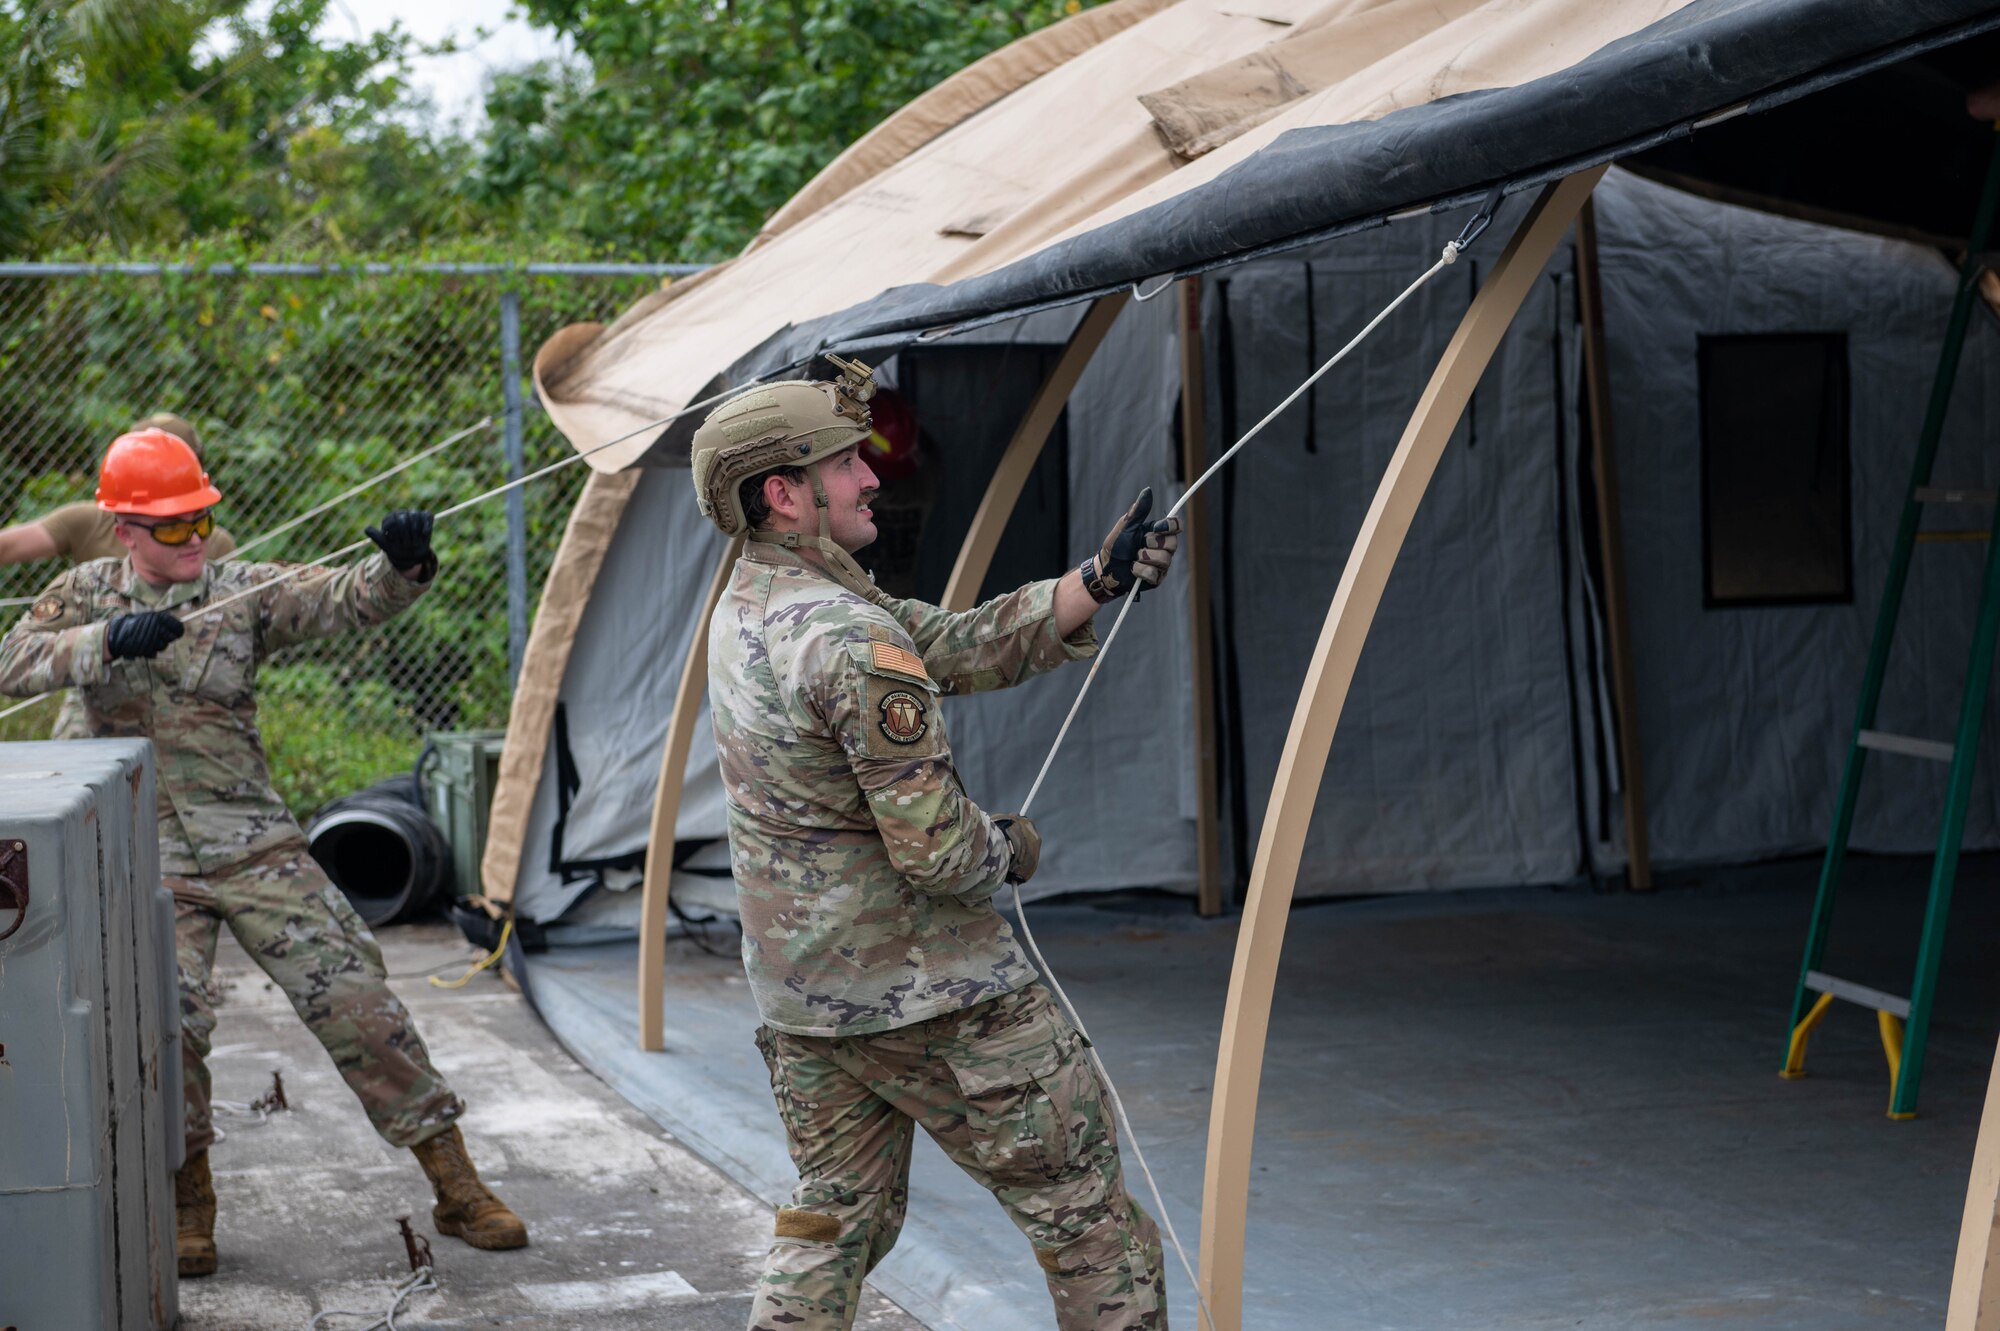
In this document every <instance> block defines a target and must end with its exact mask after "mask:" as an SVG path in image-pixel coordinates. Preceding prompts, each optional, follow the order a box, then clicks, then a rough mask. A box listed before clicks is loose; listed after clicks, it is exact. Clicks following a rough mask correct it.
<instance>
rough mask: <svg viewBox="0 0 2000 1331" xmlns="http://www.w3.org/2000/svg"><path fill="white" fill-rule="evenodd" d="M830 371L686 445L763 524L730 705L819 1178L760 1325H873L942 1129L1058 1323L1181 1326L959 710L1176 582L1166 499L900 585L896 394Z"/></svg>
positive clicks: (734, 855)
mask: <svg viewBox="0 0 2000 1331" xmlns="http://www.w3.org/2000/svg"><path fill="white" fill-rule="evenodd" d="M829 359H833V358H831V357H830V358H829ZM836 364H838V365H839V366H840V367H841V369H842V371H843V372H842V374H841V375H840V376H839V377H838V378H837V379H835V380H832V381H830V382H808V381H792V382H786V383H773V384H765V385H762V386H760V387H756V388H751V389H748V390H746V391H744V392H742V393H739V394H737V395H736V396H735V397H733V398H731V399H730V400H729V401H728V402H725V403H724V404H723V405H722V406H721V407H719V408H717V409H716V410H715V411H714V412H713V413H712V414H711V415H710V416H709V417H708V419H707V420H706V421H705V422H703V424H702V426H701V427H700V429H699V430H698V431H697V432H696V434H695V438H694V444H693V455H692V459H691V461H692V463H693V470H694V485H695V492H696V495H697V497H698V500H699V502H700V505H701V510H702V512H703V513H704V514H706V515H707V516H708V517H709V518H710V519H712V520H713V521H714V522H715V524H716V526H718V527H720V528H721V529H722V530H723V532H724V533H725V534H728V535H731V536H735V535H743V536H745V537H746V538H747V545H746V548H745V549H744V552H743V555H742V557H741V558H740V559H739V560H738V561H737V563H736V567H735V569H734V571H733V573H732V574H731V576H730V581H729V585H728V588H727V590H726V591H725V593H724V595H723V597H722V600H721V603H720V604H719V605H718V606H717V608H716V611H715V617H714V619H713V620H712V621H711V624H710V629H709V681H710V685H709V688H710V707H711V712H712V717H713V720H714V725H715V740H716V747H717V749H718V751H719V754H720V759H721V767H722V778H723V788H724V790H725V791H726V792H727V796H728V819H729V844H730V858H731V864H732V866H733V869H734V874H735V879H736V888H737V896H738V900H739V904H740V908H741V912H742V920H743V961H744V968H745V970H746V971H747V972H748V975H749V980H750V988H751V992H752V993H753V995H754V996H755V998H756V1001H757V1007H758V1012H759V1014H760V1016H761V1017H762V1019H763V1025H762V1027H761V1028H760V1030H759V1031H758V1034H757V1044H758V1047H759V1049H760V1050H762V1052H763V1055H764V1060H765V1063H766V1065H767V1067H768V1068H769V1071H770V1076H771V1085H772V1090H773V1092H774V1094H775V1095H776V1097H777V1102H778V1113H779V1118H780V1120H781V1121H782V1123H783V1125H784V1129H785V1135H786V1137H787V1138H788V1141H789V1145H790V1147H791V1152H792V1156H793V1158H794V1159H795V1160H796V1161H797V1162H798V1165H799V1182H798V1186H797V1188H796V1190H795V1191H794V1192H793V1195H792V1201H791V1205H789V1206H786V1207H783V1208H781V1209H780V1210H779V1211H778V1214H777V1222H776V1232H775V1236H774V1238H773V1240H772V1244H771V1248H770V1251H769V1254H768V1256H767V1257H766V1259H765V1265H764V1272H763V1276H762V1278H761V1280H760V1281H759V1283H758V1287H757V1292H756V1297H755V1300H754V1303H753V1306H752V1311H751V1319H750V1325H751V1327H752V1328H753V1331H845V1329H846V1328H848V1327H850V1326H852V1324H853V1321H854V1317H855V1312H856V1309H857V1305H858V1299H859V1295H860V1290H861V1282H862V1279H863V1278H864V1277H865V1276H866V1275H867V1274H868V1272H869V1270H870V1269H872V1268H873V1267H874V1266H875V1265H876V1263H878V1262H880V1261H881V1260H882V1258H883V1257H884V1256H886V1255H887V1254H888V1252H889V1249H890V1248H891V1247H892V1246H893V1245H894V1244H895V1241H896V1236H897V1233H898V1231H899V1230H900V1229H901V1227H902V1223H903V1214H904V1206H905V1202H906V1199H907V1195H908V1182H909V1169H910V1151H911V1146H912V1143H913V1141H914V1136H915V1129H916V1127H917V1126H918V1125H921V1126H922V1127H923V1128H924V1130H925V1131H926V1132H928V1133H929V1134H930V1135H931V1136H932V1137H933V1138H934V1139H935V1140H936V1141H937V1142H938V1144H939V1145H940V1146H942V1147H943V1148H944V1150H945V1152H946V1154H948V1155H949V1156H951V1158H952V1159H953V1160H954V1161H955V1162H956V1163H957V1164H958V1165H959V1167H960V1168H962V1169H964V1170H965V1171H966V1172H967V1173H968V1174H970V1175H972V1177H973V1178H975V1179H977V1180H978V1181H979V1182H980V1183H981V1184H982V1185H984V1186H985V1187H987V1188H988V1189H990V1190H991V1191H992V1193H993V1195H994V1197H995V1198H996V1199H998V1201H999V1202H1000V1204H1001V1206H1002V1207H1003V1208H1005V1210H1006V1212H1007V1214H1008V1217H1009V1218H1010V1219H1011V1220H1013V1221H1014V1223H1015V1224H1016V1225H1018V1226H1019V1227H1020V1228H1021V1230H1022V1232H1023V1233H1024V1234H1026V1235H1027V1237H1028V1240H1029V1242H1030V1244H1031V1245H1032V1247H1033V1249H1034V1254H1035V1258H1036V1260H1037V1262H1038V1263H1039V1264H1040V1265H1041V1267H1042V1270H1043V1271H1044V1273H1045V1274H1046V1277H1047V1281H1048V1287H1049V1293H1050V1296H1051V1297H1052V1298H1053V1300H1054V1302H1055V1308H1056V1321H1057V1324H1058V1325H1059V1326H1060V1327H1061V1328H1063V1331H1141V1329H1143V1331H1161V1329H1162V1328H1164V1327H1165V1326H1166V1300H1165V1291H1164V1288H1163V1286H1162V1281H1161V1267H1160V1246H1159V1236H1158V1232H1157V1230H1156V1229H1155V1227H1154V1224H1153V1221H1152V1220H1151V1219H1150V1218H1149V1217H1148V1216H1147V1215H1146V1213H1145V1212H1144V1211H1143V1210H1141V1209H1140V1208H1139V1206H1138V1204H1137V1203H1136V1202H1134V1201H1133V1199H1132V1198H1131V1196H1130V1195H1129V1194H1128V1193H1127V1191H1126V1189H1125V1184H1124V1179H1123V1175H1122V1171H1121V1168H1120V1163H1119V1157H1118V1148H1117V1141H1116V1137H1115V1133H1114V1130H1113V1127H1112V1123H1111V1119H1110V1116H1109V1113H1108V1110H1107V1108H1106V1100H1105V1094H1104V1089H1103V1086H1102V1084H1101V1083H1100V1082H1099V1080H1098V1078H1097V1076H1096V1074H1095V1073H1094V1072H1093V1071H1092V1069H1091V1067H1090V1064H1089V1062H1088V1060H1087V1059H1086V1058H1085V1056H1084V1053H1083V1051H1082V1050H1081V1049H1079V1047H1078V1036H1077V1032H1076V1029H1075V1027H1074V1026H1073V1025H1072V1024H1071V1023H1070V1021H1069V1020H1068V1019H1067V1017H1065V1016H1064V1014H1063V1012H1062V1010H1061V1009H1060V1008H1059V1007H1058V1006H1057V1005H1056V1004H1055V1003H1054V1002H1053V1001H1052V999H1051V998H1050V995H1049V993H1048V991H1047V990H1046V989H1045V988H1044V987H1043V985H1042V984H1041V982H1040V980H1039V979H1038V977H1037V976H1036V973H1035V971H1034V968H1033V967H1032V966H1030V965H1029V964H1028V963H1027V961H1026V960H1025V958H1024V957H1023V955H1022V950H1021V948H1020V946H1019V945H1018V944H1017V943H1016V941H1015V939H1014V935H1013V930H1012V929H1011V927H1010V926H1009V925H1008V923H1007V921H1006V920H1005V919H1003V918H1002V917H1001V915H1000V914H999V912H998V911H996V910H995V909H994V907H993V904H992V898H993V894H994V893H995V892H996V891H997V890H999V888H1000V887H1001V886H1002V885H1003V884H1004V883H1008V882H1023V881H1026V880H1027V879H1028V878H1029V877H1030V876H1031V875H1032V874H1033V873H1034V871H1035V866H1036V862H1037V859H1038V857H1039V855H1040V839H1039V837H1038V836H1037V835H1036V832H1035V829H1034V827H1033V826H1032V825H1031V824H1030V823H1029V822H1028V820H1027V819H1025V818H1019V817H1008V816H1006V815H1000V816H994V815H992V814H988V813H987V812H985V811H984V810H982V809H981V808H979V807H978V806H977V805H975V804H974V803H973V802H972V800H971V799H970V798H969V797H968V795H967V794H966V791H965V788H964V786H963V784H962V783H961V782H960V780H959V776H958V773H957V770H956V768H955V767H954V764H953V761H952V752H951V746H950V744H949V743H948V742H947V740H946V737H945V724H944V717H943V715H942V713H941V711H940V708H939V705H938V704H939V700H940V699H941V698H943V697H945V696H947V695H953V694H961V693H974V692H980V691H984V690H988V689H998V688H1006V687H1008V686H1009V685H1013V684H1018V683H1020V682H1022V681H1023V680H1026V679H1029V678H1031V677H1033V676H1035V675H1038V674H1041V673H1043V672H1045V671H1048V670H1052V669H1054V668H1055V667H1056V666H1058V665H1061V664H1063V663H1064V662H1066V661H1073V660H1078V659H1081V658H1084V657H1088V656H1090V655H1092V654H1093V653H1095V651H1096V650H1097V641H1096V637H1095V634H1094V632H1093V630H1092V628H1091V624H1090V621H1091V617H1092V616H1093V615H1094V614H1095V613H1096V611H1097V609H1098V607H1099V606H1101V605H1102V604H1104V603H1106V602H1108V601H1110V600H1112V599H1114V598H1115V597H1118V596H1121V595H1124V594H1125V593H1126V592H1128V591H1130V590H1132V589H1133V588H1134V587H1136V586H1138V585H1140V584H1141V583H1144V584H1149V585H1150V584H1153V583H1157V582H1158V581H1159V579H1160V577H1161V575H1162V574H1164V573H1165V572H1166V570H1167V567H1168V565H1169V564H1170V562H1171V560H1172V558H1173V552H1174V547H1175V545H1176V543H1177V540H1178V538H1177V536H1176V532H1177V530H1178V523H1177V522H1174V521H1162V522H1148V521H1147V515H1148V512H1149V510H1150V506H1151V499H1152V495H1151V491H1146V492H1144V493H1142V494H1141V495H1140V497H1139V499H1138V500H1137V501H1136V502H1135V503H1134V504H1133V505H1132V506H1131V507H1130V508H1128V509H1126V510H1125V512H1124V513H1123V514H1121V515H1120V516H1119V518H1118V520H1117V521H1116V522H1115V523H1113V524H1112V527H1111V531H1110V532H1109V533H1108V534H1107V535H1106V537H1105V539H1104V542H1103V544H1102V546H1101V547H1100V548H1099V549H1098V550H1097V551H1096V552H1094V553H1093V554H1092V555H1091V556H1090V558H1088V559H1086V560H1084V561H1083V563H1082V565H1081V566H1080V567H1078V568H1076V569H1073V570H1071V571H1070V572H1068V573H1065V574H1063V575H1062V576H1061V577H1059V578H1052V579H1048V580H1045V581H1041V582H1033V583H1030V584H1028V585H1027V586H1025V587H1022V588H1020V589H1019V590H1017V591H1013V592H1010V593H1008V594H1006V595H1004V596H1000V597H996V598H995V599H993V600H991V601H989V602H987V603H986V604H985V605H982V606H979V607H977V608H975V609H972V610H968V611H965V612H963V613H956V614H954V613H951V612H947V611H945V610H941V609H939V608H938V607H936V606H933V605H926V604H924V603H922V602H920V601H914V600H899V599H896V598H893V597H890V596H886V595H884V594H883V593H882V592H880V591H879V590H878V589H877V588H876V587H875V586H874V585H873V584H872V583H871V582H870V581H869V580H868V577H867V575H866V574H865V573H863V572H862V570H861V568H860V566H859V565H858V564H856V563H855V561H854V559H853V552H854V551H857V550H860V549H862V548H863V547H865V546H866V545H868V543H869V542H870V541H872V540H873V539H874V537H875V530H874V525H873V522H872V521H871V517H872V511H871V509H870V507H869V502H870V500H871V499H872V498H873V496H874V493H875V490H876V488H877V483H876V478H875V476H874V474H873V473H872V472H871V471H870V470H869V467H868V463H867V461H866V460H865V458H863V457H862V456H861V455H860V454H859V453H858V452H857V449H856V444H857V443H858V442H859V441H860V440H862V439H864V438H865V437H867V434H868V431H869V411H868V405H867V404H868V399H869V397H870V395H871V394H872V392H873V382H872V379H871V377H870V372H869V371H868V368H867V367H866V366H863V365H859V364H855V363H850V362H841V361H836Z"/></svg>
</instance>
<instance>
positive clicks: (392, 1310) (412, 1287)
mask: <svg viewBox="0 0 2000 1331" xmlns="http://www.w3.org/2000/svg"><path fill="white" fill-rule="evenodd" d="M437 1287H438V1283H437V1276H436V1275H435V1273H433V1272H432V1270H431V1268H430V1267H428V1266H423V1267H419V1268H417V1273H416V1274H415V1275H413V1276H411V1277H410V1278H409V1279H408V1280H405V1281H404V1282H403V1283H402V1284H400V1285H398V1286H396V1288H395V1291H394V1297H393V1298H392V1300H391V1301H390V1303H389V1311H387V1312H384V1313H368V1312H357V1311H356V1310H354V1309H352V1308H328V1309H327V1310H326V1311H325V1312H319V1313H314V1314H313V1319H312V1320H311V1321H310V1322H307V1323H306V1331H319V1326H320V1323H321V1322H323V1321H325V1320H326V1319H327V1318H329V1317H373V1318H374V1319H375V1320H374V1321H372V1322H370V1323H368V1325H366V1326H364V1327H359V1328H357V1331H396V1314H397V1313H400V1312H401V1311H403V1305H404V1304H405V1303H407V1302H409V1301H410V1299H412V1298H413V1297H415V1296H416V1295H418V1294H433V1293H436V1292H437Z"/></svg>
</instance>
